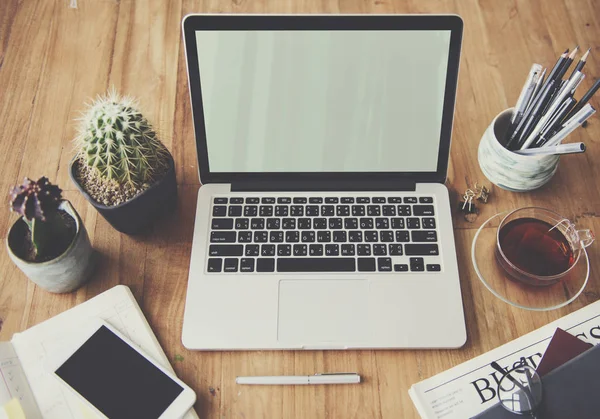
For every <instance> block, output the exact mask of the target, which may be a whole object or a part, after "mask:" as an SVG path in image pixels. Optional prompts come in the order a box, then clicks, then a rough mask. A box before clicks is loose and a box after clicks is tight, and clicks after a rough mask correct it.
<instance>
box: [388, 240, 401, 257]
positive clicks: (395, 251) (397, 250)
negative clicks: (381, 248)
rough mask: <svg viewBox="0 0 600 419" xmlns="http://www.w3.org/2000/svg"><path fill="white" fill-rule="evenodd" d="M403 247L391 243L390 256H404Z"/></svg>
mask: <svg viewBox="0 0 600 419" xmlns="http://www.w3.org/2000/svg"><path fill="white" fill-rule="evenodd" d="M402 254H403V253H402V245H401V244H396V243H394V244H392V243H390V256H402Z"/></svg>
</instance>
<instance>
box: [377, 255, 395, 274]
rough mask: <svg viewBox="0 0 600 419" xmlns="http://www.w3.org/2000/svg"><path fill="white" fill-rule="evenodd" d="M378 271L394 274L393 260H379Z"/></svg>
mask: <svg viewBox="0 0 600 419" xmlns="http://www.w3.org/2000/svg"><path fill="white" fill-rule="evenodd" d="M377 270H378V271H379V272H392V259H391V258H377Z"/></svg>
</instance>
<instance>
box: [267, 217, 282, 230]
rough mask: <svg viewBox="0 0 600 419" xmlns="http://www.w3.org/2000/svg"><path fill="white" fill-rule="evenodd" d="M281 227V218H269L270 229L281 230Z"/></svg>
mask: <svg viewBox="0 0 600 419" xmlns="http://www.w3.org/2000/svg"><path fill="white" fill-rule="evenodd" d="M280 228H281V219H280V218H267V229H268V230H279V229H280Z"/></svg>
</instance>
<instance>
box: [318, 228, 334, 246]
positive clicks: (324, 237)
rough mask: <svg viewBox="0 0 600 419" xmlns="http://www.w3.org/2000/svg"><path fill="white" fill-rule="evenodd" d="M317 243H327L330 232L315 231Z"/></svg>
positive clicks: (329, 238)
mask: <svg viewBox="0 0 600 419" xmlns="http://www.w3.org/2000/svg"><path fill="white" fill-rule="evenodd" d="M317 241H318V242H319V243H329V242H330V241H331V231H317Z"/></svg>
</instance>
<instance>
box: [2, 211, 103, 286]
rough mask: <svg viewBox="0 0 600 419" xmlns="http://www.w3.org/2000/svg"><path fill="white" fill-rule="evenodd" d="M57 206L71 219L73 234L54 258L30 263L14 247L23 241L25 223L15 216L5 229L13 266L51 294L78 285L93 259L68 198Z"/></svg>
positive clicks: (83, 281) (86, 236) (89, 268)
mask: <svg viewBox="0 0 600 419" xmlns="http://www.w3.org/2000/svg"><path fill="white" fill-rule="evenodd" d="M58 208H59V209H61V210H63V211H65V212H66V213H67V214H68V215H70V216H71V217H72V218H73V220H75V237H74V238H73V241H72V242H71V244H70V245H69V247H67V249H66V250H65V251H64V252H63V253H62V254H61V255H60V256H58V257H56V258H54V259H52V260H49V261H47V262H30V261H27V260H25V259H23V258H22V255H20V254H18V253H19V252H18V251H17V250H16V249H18V248H19V243H21V242H22V241H23V240H25V232H26V231H27V230H28V227H27V224H25V221H23V220H22V219H19V220H18V221H17V222H15V223H14V224H13V226H12V227H11V228H10V231H9V232H8V238H7V239H6V247H7V248H8V254H9V256H10V258H11V259H12V261H13V262H14V263H15V265H17V267H18V268H19V269H20V270H21V271H23V273H24V274H25V275H27V277H28V278H29V279H31V280H32V281H33V282H34V283H35V284H36V285H38V286H39V287H40V288H43V289H45V290H46V291H49V292H54V293H65V292H71V291H74V290H76V289H77V288H79V287H81V286H82V285H83V284H84V283H85V282H86V281H87V280H88V279H89V277H90V275H91V273H92V268H93V262H94V251H93V249H92V245H91V244H90V239H89V237H88V234H87V230H86V229H85V226H84V225H83V222H82V221H81V218H80V217H79V214H77V211H75V208H73V207H72V206H71V204H70V203H69V201H62V202H61V204H60V206H59V207H58Z"/></svg>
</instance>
